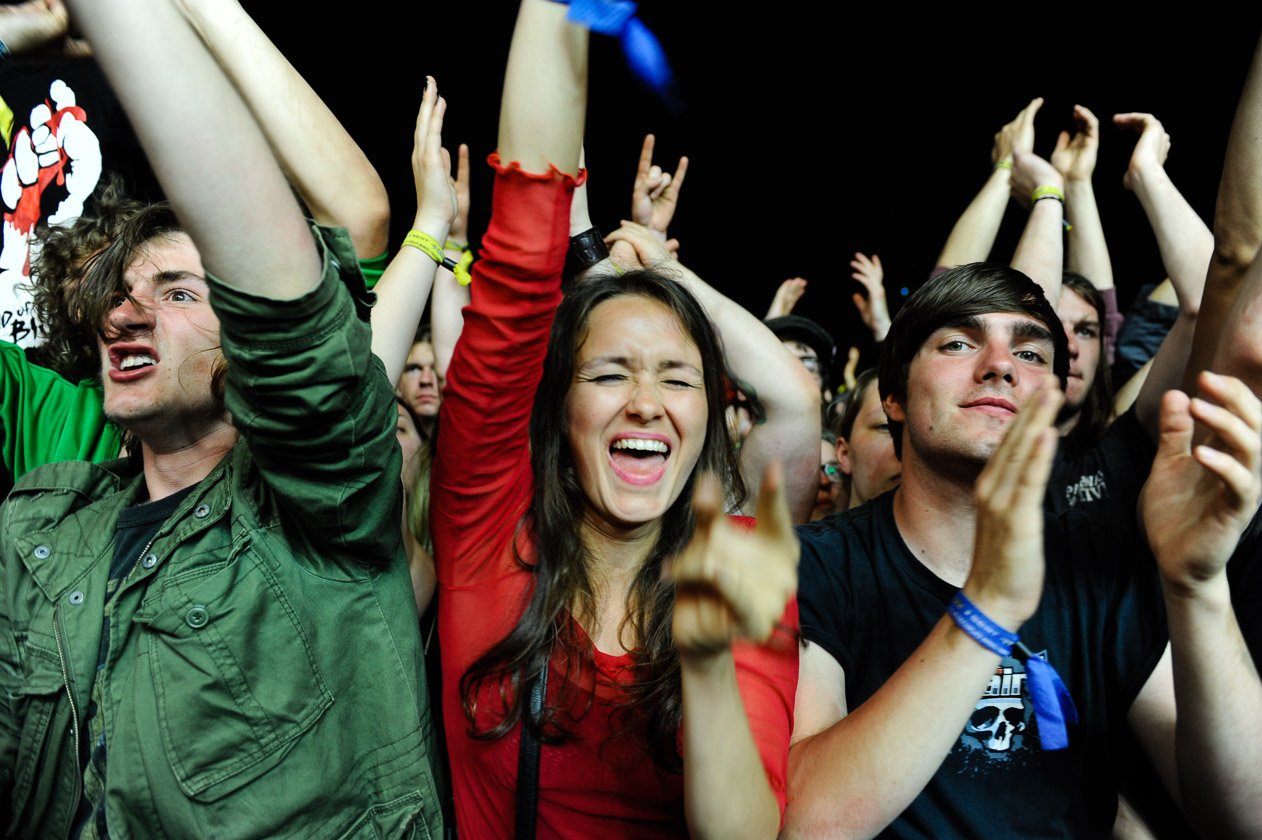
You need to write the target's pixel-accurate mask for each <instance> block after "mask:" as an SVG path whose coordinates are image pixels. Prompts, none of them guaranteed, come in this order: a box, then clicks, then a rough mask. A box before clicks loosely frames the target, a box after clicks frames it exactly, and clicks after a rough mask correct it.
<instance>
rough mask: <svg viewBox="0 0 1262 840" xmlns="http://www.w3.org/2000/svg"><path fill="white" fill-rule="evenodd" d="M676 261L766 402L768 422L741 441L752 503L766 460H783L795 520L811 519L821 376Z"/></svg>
mask: <svg viewBox="0 0 1262 840" xmlns="http://www.w3.org/2000/svg"><path fill="white" fill-rule="evenodd" d="M672 267H673V268H675V269H676V270H677V274H676V276H677V278H678V279H679V280H680V282H682V283H683V285H684V286H685V287H687V289H688V290H689V291H690V292H692V293H693V295H694V296H695V297H696V298H697V299H698V300H699V301H700V302H701V305H702V306H703V307H704V308H705V310H706V312H707V313H708V314H709V316H710V320H711V321H713V322H714V325H715V327H716V328H717V329H718V331H719V335H720V337H721V338H722V340H723V349H724V352H725V354H726V356H727V363H728V367H729V369H730V371H731V373H732V375H733V376H734V377H735V378H736V380H737V386H738V387H739V388H740V389H741V390H742V391H744V392H745V393H746V394H748V395H749V396H751V397H753V398H755V399H757V400H758V402H759V404H761V406H762V408H763V418H764V419H763V422H761V423H759V424H758V425H757V426H755V427H754V429H753V431H751V432H750V434H749V436H748V437H747V438H746V439H745V442H744V444H743V445H742V446H741V473H742V476H743V477H744V479H745V483H746V487H747V489H748V490H749V491H750V492H749V496H750V503H751V504H750V508H749V509H750V510H752V509H753V507H752V503H753V501H754V500H756V499H757V495H758V482H759V481H760V480H761V477H762V474H763V469H764V468H765V466H766V464H767V463H769V462H770V461H772V460H779V461H781V462H782V464H783V468H784V473H783V475H784V480H785V485H784V486H785V496H786V497H787V499H788V503H789V511H790V514H791V516H792V517H793V521H794V522H797V523H800V522H805V521H806V520H807V519H808V518H809V513H810V509H811V505H812V504H813V503H814V499H815V492H816V488H817V487H818V486H819V477H818V475H817V473H818V471H819V428H820V419H819V402H820V396H819V388H818V386H817V385H816V384H815V379H814V378H813V377H812V376H811V374H810V373H809V372H808V371H807V370H806V368H805V367H803V365H802V364H801V362H799V361H798V360H797V359H796V358H794V356H793V354H792V353H790V352H789V350H788V349H787V348H786V347H785V346H784V345H783V344H782V343H781V342H780V339H778V338H776V337H775V335H774V334H772V332H771V331H770V330H769V329H767V327H766V325H764V324H763V323H762V322H761V321H759V320H758V319H757V318H756V317H754V315H753V314H752V313H750V312H749V311H748V310H746V309H745V308H744V307H742V306H740V305H739V304H737V303H736V302H734V301H732V300H731V299H729V298H727V297H726V296H724V295H723V294H721V293H720V292H719V291H718V290H716V289H714V288H713V287H712V286H710V285H709V284H708V283H706V282H705V281H704V280H702V279H701V278H700V277H698V276H697V275H696V274H693V273H692V272H691V271H689V270H688V269H687V268H684V267H683V266H681V265H678V264H676V265H675V266H672Z"/></svg>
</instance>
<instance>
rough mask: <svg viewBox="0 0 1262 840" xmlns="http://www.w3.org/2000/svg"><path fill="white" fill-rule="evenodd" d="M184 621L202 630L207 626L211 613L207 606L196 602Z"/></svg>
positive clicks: (195, 628)
mask: <svg viewBox="0 0 1262 840" xmlns="http://www.w3.org/2000/svg"><path fill="white" fill-rule="evenodd" d="M184 621H185V622H186V623H187V624H188V626H189V627H192V628H193V629H194V630H200V629H202V628H203V627H205V626H206V622H208V621H210V613H208V612H206V608H205V607H203V606H202V605H201V604H194V605H193V608H192V609H190V610H189V611H188V615H186V616H184Z"/></svg>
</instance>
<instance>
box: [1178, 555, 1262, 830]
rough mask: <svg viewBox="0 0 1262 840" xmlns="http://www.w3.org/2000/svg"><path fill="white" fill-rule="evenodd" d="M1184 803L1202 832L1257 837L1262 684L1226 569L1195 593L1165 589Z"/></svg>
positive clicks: (1261, 820) (1261, 798) (1261, 825)
mask: <svg viewBox="0 0 1262 840" xmlns="http://www.w3.org/2000/svg"><path fill="white" fill-rule="evenodd" d="M1165 601H1166V614H1167V620H1168V621H1169V625H1170V645H1171V653H1172V663H1173V668H1174V692H1175V702H1176V705H1177V709H1178V723H1177V725H1176V728H1175V756H1176V761H1177V766H1178V774H1179V788H1180V791H1181V794H1182V800H1183V803H1184V808H1185V810H1186V811H1187V814H1188V817H1189V818H1190V819H1191V820H1192V821H1193V823H1194V824H1195V825H1196V827H1197V828H1198V829H1199V830H1200V832H1201V833H1202V835H1203V836H1206V837H1258V836H1260V835H1262V809H1259V808H1258V803H1259V802H1262V770H1259V768H1262V681H1259V679H1258V672H1257V669H1256V667H1255V666H1254V663H1253V660H1252V658H1251V657H1250V655H1249V651H1248V648H1247V647H1246V646H1245V642H1244V638H1243V636H1242V635H1241V633H1240V626H1239V624H1238V623H1237V622H1236V616H1235V612H1234V610H1233V609H1232V606H1231V593H1230V591H1229V588H1228V586H1227V580H1226V574H1225V572H1224V573H1221V574H1220V575H1219V576H1218V578H1217V579H1215V581H1213V582H1212V583H1211V584H1207V585H1204V586H1202V587H1201V588H1200V589H1199V590H1198V591H1197V592H1196V593H1195V594H1191V593H1187V592H1180V591H1176V590H1174V589H1172V588H1171V587H1169V586H1167V587H1166V592H1165Z"/></svg>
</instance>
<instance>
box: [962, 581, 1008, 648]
mask: <svg viewBox="0 0 1262 840" xmlns="http://www.w3.org/2000/svg"><path fill="white" fill-rule="evenodd" d="M947 612H949V613H950V614H951V618H953V619H954V620H955V623H956V624H958V625H959V626H960V629H961V630H963V631H964V632H965V633H967V634H968V635H969V636H970V637H971V638H972V639H973V640H974V641H975V642H977V643H978V644H979V645H981V646H982V647H984V648H986V650H988V651H990V652H991V653H997V654H999V655H1000V656H1010V655H1011V654H1012V646H1013V645H1015V644H1016V643H1017V634H1016V633H1009V632H1008V631H1007V630H1005V629H1003V628H1002V627H1000V626H999V625H998V624H996V623H995V622H993V621H991V620H990V616H988V615H986V613H984V612H982V611H981V610H979V609H977V607H976V605H974V604H973V602H972V601H970V600H969V599H968V596H967V595H965V594H964V593H963V592H962V591H961V592H956V593H955V597H954V598H952V599H951V606H950V607H948V608H947Z"/></svg>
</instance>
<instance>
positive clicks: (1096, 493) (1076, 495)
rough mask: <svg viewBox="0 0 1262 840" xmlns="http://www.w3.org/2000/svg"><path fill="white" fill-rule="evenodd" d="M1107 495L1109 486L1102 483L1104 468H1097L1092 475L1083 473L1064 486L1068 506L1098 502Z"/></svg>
mask: <svg viewBox="0 0 1262 840" xmlns="http://www.w3.org/2000/svg"><path fill="white" fill-rule="evenodd" d="M1108 495H1109V488H1108V486H1107V485H1106V484H1105V483H1104V470H1097V471H1096V472H1095V474H1093V475H1084V476H1083V477H1082V478H1080V479H1078V480H1077V481H1076V482H1074V483H1073V484H1071V485H1069V486H1068V487H1066V488H1065V501H1067V502H1069V506H1070V507H1076V506H1078V505H1081V504H1086V503H1087V502H1098V501H1100V500H1101V499H1104V498H1107V497H1108Z"/></svg>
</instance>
